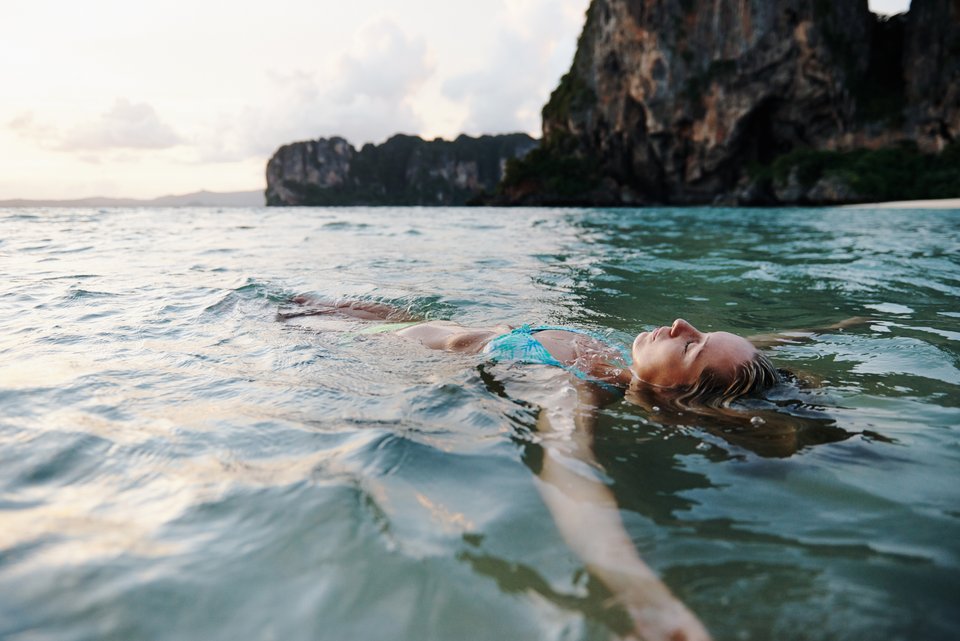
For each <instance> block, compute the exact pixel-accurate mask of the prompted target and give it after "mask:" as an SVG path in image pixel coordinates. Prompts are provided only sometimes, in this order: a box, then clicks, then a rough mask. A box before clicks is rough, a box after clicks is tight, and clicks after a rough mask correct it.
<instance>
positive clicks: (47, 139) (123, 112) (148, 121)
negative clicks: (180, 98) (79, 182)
mask: <svg viewBox="0 0 960 641" xmlns="http://www.w3.org/2000/svg"><path fill="white" fill-rule="evenodd" d="M7 126H8V128H9V129H11V130H13V131H14V132H16V133H17V134H19V135H20V136H21V137H23V138H27V139H30V140H33V141H34V142H35V143H37V144H38V145H39V146H40V147H43V148H45V149H52V150H54V151H79V152H91V151H105V150H111V149H167V148H170V147H174V146H176V145H179V144H181V143H182V142H183V141H182V139H181V138H180V136H178V135H177V134H176V133H175V132H174V131H173V129H171V128H170V126H168V125H167V124H165V123H164V122H162V121H161V120H160V117H159V116H158V115H157V112H156V111H155V110H154V108H153V107H151V106H150V105H148V104H144V103H138V104H135V103H131V102H130V101H128V100H124V99H118V100H117V101H116V102H114V104H113V107H112V108H111V109H110V110H109V111H107V112H105V113H103V114H101V115H100V116H99V117H98V118H96V119H95V120H92V121H90V122H87V123H82V124H79V125H76V126H74V127H73V128H71V129H68V130H67V131H63V130H61V129H59V128H57V127H54V126H52V125H49V124H46V123H42V122H38V121H37V120H36V118H35V117H34V115H33V113H32V112H26V113H23V114H20V115H19V116H17V117H16V118H14V119H13V120H11V121H10V122H9V123H8V124H7ZM89 158H91V156H90V155H89V154H87V155H85V156H84V159H89ZM85 161H86V160H85Z"/></svg>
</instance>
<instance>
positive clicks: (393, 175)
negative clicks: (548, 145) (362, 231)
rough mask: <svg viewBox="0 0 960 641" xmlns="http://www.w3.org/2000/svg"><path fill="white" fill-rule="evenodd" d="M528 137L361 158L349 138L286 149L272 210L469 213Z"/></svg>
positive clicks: (275, 163)
mask: <svg viewBox="0 0 960 641" xmlns="http://www.w3.org/2000/svg"><path fill="white" fill-rule="evenodd" d="M536 145H537V141H536V140H534V139H533V138H531V137H530V136H527V135H526V134H510V135H504V136H483V137H480V138H470V137H468V136H460V137H459V138H457V139H456V140H454V141H446V140H440V139H437V140H433V141H429V142H428V141H425V140H422V139H420V138H418V137H415V136H402V135H398V136H394V137H393V138H391V139H390V140H388V141H386V142H385V143H383V144H382V145H365V146H364V147H363V148H362V149H360V150H359V151H358V150H357V149H355V148H354V147H353V146H352V145H351V144H350V143H348V142H347V141H346V140H344V139H342V138H330V139H320V140H314V141H309V142H298V143H293V144H290V145H286V146H284V147H281V148H280V149H279V150H278V151H277V152H276V154H274V156H273V158H271V159H270V162H269V163H268V164H267V192H266V197H267V204H268V205H287V206H289V205H463V204H467V203H468V202H470V201H471V200H472V199H475V198H478V197H479V196H481V195H482V194H484V193H486V192H493V191H494V189H495V187H496V185H497V183H498V182H499V181H500V179H501V178H502V176H503V169H504V166H505V165H506V162H507V161H508V160H510V159H514V158H518V157H522V156H524V155H525V154H526V153H527V152H529V151H530V150H531V149H533V148H534V147H536Z"/></svg>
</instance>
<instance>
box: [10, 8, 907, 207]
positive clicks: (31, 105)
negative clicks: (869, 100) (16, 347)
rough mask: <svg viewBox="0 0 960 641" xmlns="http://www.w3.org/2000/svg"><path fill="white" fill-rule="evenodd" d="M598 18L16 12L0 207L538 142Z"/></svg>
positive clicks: (498, 11)
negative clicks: (349, 156)
mask: <svg viewBox="0 0 960 641" xmlns="http://www.w3.org/2000/svg"><path fill="white" fill-rule="evenodd" d="M588 4H589V0H484V1H483V2H476V1H475V0H406V1H405V2H403V3H400V2H396V0H350V1H349V2H343V1H341V0H338V1H337V2H334V1H332V0H271V1H270V2H264V1H263V0H230V1H227V0H164V1H163V2H159V1H157V0H144V1H142V2H130V1H129V0H84V1H83V2H68V1H66V0H31V1H30V2H27V1H25V0H5V2H4V5H5V6H4V9H3V14H4V15H3V20H2V21H0V87H2V92H3V93H2V100H0V200H3V199H9V198H34V199H53V198H81V197H86V196H95V195H96V196H114V197H135V198H152V197H156V196H161V195H166V194H178V193H188V192H193V191H198V190H201V189H207V190H210V191H243V190H253V189H262V188H263V187H264V186H265V179H264V170H265V166H266V162H267V160H268V159H269V158H270V156H271V155H272V154H273V152H274V151H276V149H277V148H278V147H279V146H281V145H283V144H286V143H289V142H294V141H298V140H308V139H313V138H319V137H329V136H334V135H340V136H344V137H345V138H347V139H348V140H350V141H351V142H352V143H353V144H355V145H358V146H359V145H360V144H363V143H366V142H382V141H383V140H385V139H386V138H388V137H389V136H390V135H392V134H394V133H398V132H402V133H409V134H419V135H422V136H424V137H426V138H433V137H436V136H443V137H446V138H451V137H454V136H456V135H458V134H459V133H468V134H472V135H477V134H481V133H506V132H514V131H526V132H529V133H531V134H534V135H538V134H539V130H540V109H541V107H542V106H543V104H544V103H545V102H546V100H547V98H548V96H549V94H550V91H552V90H553V88H554V87H555V86H556V84H557V82H558V80H559V78H560V76H561V75H562V74H563V73H565V72H566V71H567V70H568V69H569V66H570V62H571V60H572V59H573V53H574V51H575V48H576V40H577V36H578V35H579V33H580V30H581V28H582V26H583V16H584V12H585V11H586V8H587V5H588ZM908 5H909V0H872V1H871V8H873V9H874V11H878V12H884V13H896V12H899V11H904V10H906V9H907V7H908Z"/></svg>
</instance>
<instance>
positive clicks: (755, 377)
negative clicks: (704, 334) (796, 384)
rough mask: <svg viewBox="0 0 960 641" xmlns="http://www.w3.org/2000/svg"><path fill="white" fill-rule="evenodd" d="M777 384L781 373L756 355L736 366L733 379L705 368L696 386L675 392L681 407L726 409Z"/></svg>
mask: <svg viewBox="0 0 960 641" xmlns="http://www.w3.org/2000/svg"><path fill="white" fill-rule="evenodd" d="M780 381H781V376H780V372H779V371H777V368H776V367H774V365H773V363H771V362H770V359H769V358H767V357H766V356H764V355H763V354H762V353H760V352H757V353H756V354H755V355H754V356H753V358H751V359H750V360H749V361H746V362H744V363H741V364H740V365H737V367H736V368H735V369H734V372H733V376H732V377H731V376H730V375H729V374H726V373H723V372H720V371H717V370H715V369H710V368H707V369H704V370H703V372H702V373H701V374H700V377H699V378H698V379H697V380H696V382H695V383H693V384H692V385H690V386H687V387H685V388H681V389H679V390H678V392H679V393H678V394H677V400H678V401H679V402H680V403H682V404H683V405H708V406H712V407H727V406H729V405H730V404H731V403H733V402H734V401H735V400H737V399H738V398H741V397H743V396H749V395H751V394H756V393H758V392H762V391H764V390H767V389H770V388H771V387H773V386H775V385H777V384H778V383H780Z"/></svg>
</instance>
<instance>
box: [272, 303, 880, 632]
mask: <svg viewBox="0 0 960 641" xmlns="http://www.w3.org/2000/svg"><path fill="white" fill-rule="evenodd" d="M293 302H295V303H297V304H299V305H304V306H307V308H306V309H303V310H296V311H293V312H290V313H283V314H281V318H282V319H291V318H297V317H301V316H312V315H334V316H340V317H346V318H353V319H358V320H365V321H378V324H377V325H373V326H371V327H369V328H367V329H366V330H365V331H364V332H362V333H387V332H390V333H394V334H396V335H398V336H402V337H404V338H406V339H410V340H414V341H418V342H420V343H421V344H423V345H424V346H426V347H429V348H432V349H438V350H445V351H449V352H462V353H469V354H480V353H483V354H486V355H488V356H489V358H490V359H491V360H496V361H501V362H518V363H529V364H540V365H548V366H552V367H555V368H559V369H562V370H564V371H566V372H568V373H569V374H570V376H569V377H567V378H568V380H569V383H570V384H569V385H565V386H563V387H562V389H558V390H555V393H553V394H551V395H550V396H549V398H547V399H545V400H543V401H542V402H541V405H542V408H541V411H540V413H539V416H538V419H537V431H538V434H539V435H540V437H541V438H542V439H543V440H542V445H543V448H544V456H543V463H542V466H541V468H540V470H539V472H538V480H537V488H538V490H539V491H540V494H541V496H542V497H543V499H544V502H545V504H546V505H547V507H548V509H549V510H550V512H551V514H552V515H553V518H554V521H555V522H556V524H557V528H558V529H559V531H560V533H561V534H562V536H563V538H564V540H565V541H566V542H567V544H568V545H569V546H570V548H571V549H572V550H573V551H574V552H575V553H576V554H577V555H578V556H579V557H580V558H581V559H582V560H583V562H584V563H585V565H586V566H587V568H588V569H589V571H590V572H591V573H592V574H593V575H594V576H596V577H597V578H598V579H600V580H601V581H602V582H603V583H604V584H605V585H606V587H607V588H608V589H609V590H610V591H611V593H612V594H613V595H614V596H615V597H616V599H617V600H618V602H619V603H620V604H621V605H622V606H623V607H624V608H625V609H626V611H627V612H628V614H629V615H630V618H631V620H632V622H633V631H632V633H631V638H636V639H643V640H644V641H705V640H707V639H709V638H710V635H709V633H708V632H707V630H706V628H705V627H704V626H703V624H702V623H701V622H700V621H699V619H697V617H696V616H695V615H694V614H693V613H692V612H691V611H690V610H689V609H688V608H687V607H686V606H685V605H684V604H683V603H682V602H680V600H678V599H677V598H676V597H674V596H673V594H672V593H671V592H670V590H669V588H667V586H666V585H664V583H663V582H662V581H660V579H659V578H657V576H656V575H655V574H654V573H653V571H652V570H651V569H650V568H649V567H648V566H647V564H646V563H644V561H643V560H642V559H641V558H640V556H639V554H638V553H637V550H636V548H635V547H634V544H633V541H632V540H631V538H630V536H629V534H628V533H627V531H626V529H625V527H624V525H623V521H622V519H621V517H620V512H619V508H618V506H617V503H616V500H615V498H614V496H613V494H612V493H611V492H610V489H609V488H608V487H607V486H606V484H605V483H603V481H602V480H601V479H600V478H599V477H598V476H597V475H594V474H593V473H592V471H593V470H596V469H599V467H600V466H599V464H598V463H597V462H596V460H595V457H594V454H593V432H594V426H595V424H596V410H597V408H598V407H600V406H602V405H603V404H606V403H607V402H610V401H611V400H613V399H616V398H618V397H619V396H620V394H621V393H625V394H626V395H627V398H628V400H632V401H633V402H636V403H639V404H641V405H645V406H647V407H648V408H655V407H656V406H655V405H654V404H655V403H659V404H664V405H666V404H672V405H675V406H679V407H683V408H694V409H695V411H696V409H697V408H699V409H701V410H702V409H712V410H714V411H716V412H718V413H720V414H724V413H726V414H724V416H725V417H726V418H729V413H728V411H729V406H730V405H731V404H732V403H733V402H734V401H736V400H737V399H739V398H742V397H745V396H750V395H754V394H758V393H760V392H763V391H764V390H767V389H769V388H771V387H773V386H775V385H777V384H778V383H779V382H780V379H781V375H780V373H779V372H778V370H777V369H776V368H775V367H774V366H773V365H772V364H771V363H770V361H769V359H768V358H767V357H766V356H764V355H763V353H761V352H760V351H759V350H758V349H757V346H758V345H759V346H766V345H771V344H776V343H777V342H781V341H784V340H797V339H803V338H809V337H810V336H811V334H809V333H804V332H797V333H791V334H790V335H789V336H784V335H767V336H758V337H752V338H751V339H750V340H748V339H745V338H742V337H740V336H736V335H734V334H729V333H726V332H701V331H699V330H698V329H697V328H695V327H694V326H693V325H691V324H690V323H688V322H687V321H685V320H683V319H677V320H676V321H674V322H673V324H672V325H670V326H666V327H660V328H658V329H656V330H653V331H651V332H643V333H641V334H639V335H638V336H637V337H636V338H635V339H634V341H633V344H632V345H631V346H630V347H629V348H627V347H625V346H619V345H615V344H613V343H611V342H610V341H609V340H608V339H607V338H606V337H603V336H601V335H599V334H596V333H593V332H589V331H584V330H581V329H576V328H572V327H557V326H534V327H531V326H527V325H524V326H522V327H517V328H514V327H510V326H506V325H500V326H496V327H489V328H468V327H463V326H461V325H458V324H456V323H452V322H449V321H423V320H416V319H414V318H412V317H410V316H409V315H408V314H406V313H405V312H402V311H401V310H398V309H396V308H393V307H390V306H387V305H382V304H378V303H369V302H362V301H354V302H337V303H329V302H327V303H324V302H322V301H318V300H313V299H310V298H306V297H298V298H296V299H294V301H293ZM864 320H865V319H850V320H848V321H844V322H843V323H839V324H837V325H833V326H831V327H829V328H825V329H827V330H837V329H842V328H844V327H847V326H849V325H853V324H857V323H861V322H864ZM741 418H742V417H741ZM755 420H756V419H755ZM747 422H749V417H747ZM841 431H842V430H841ZM795 450H796V445H795V444H794V445H792V446H791V449H790V451H791V452H792V451H795ZM583 464H586V465H583Z"/></svg>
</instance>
